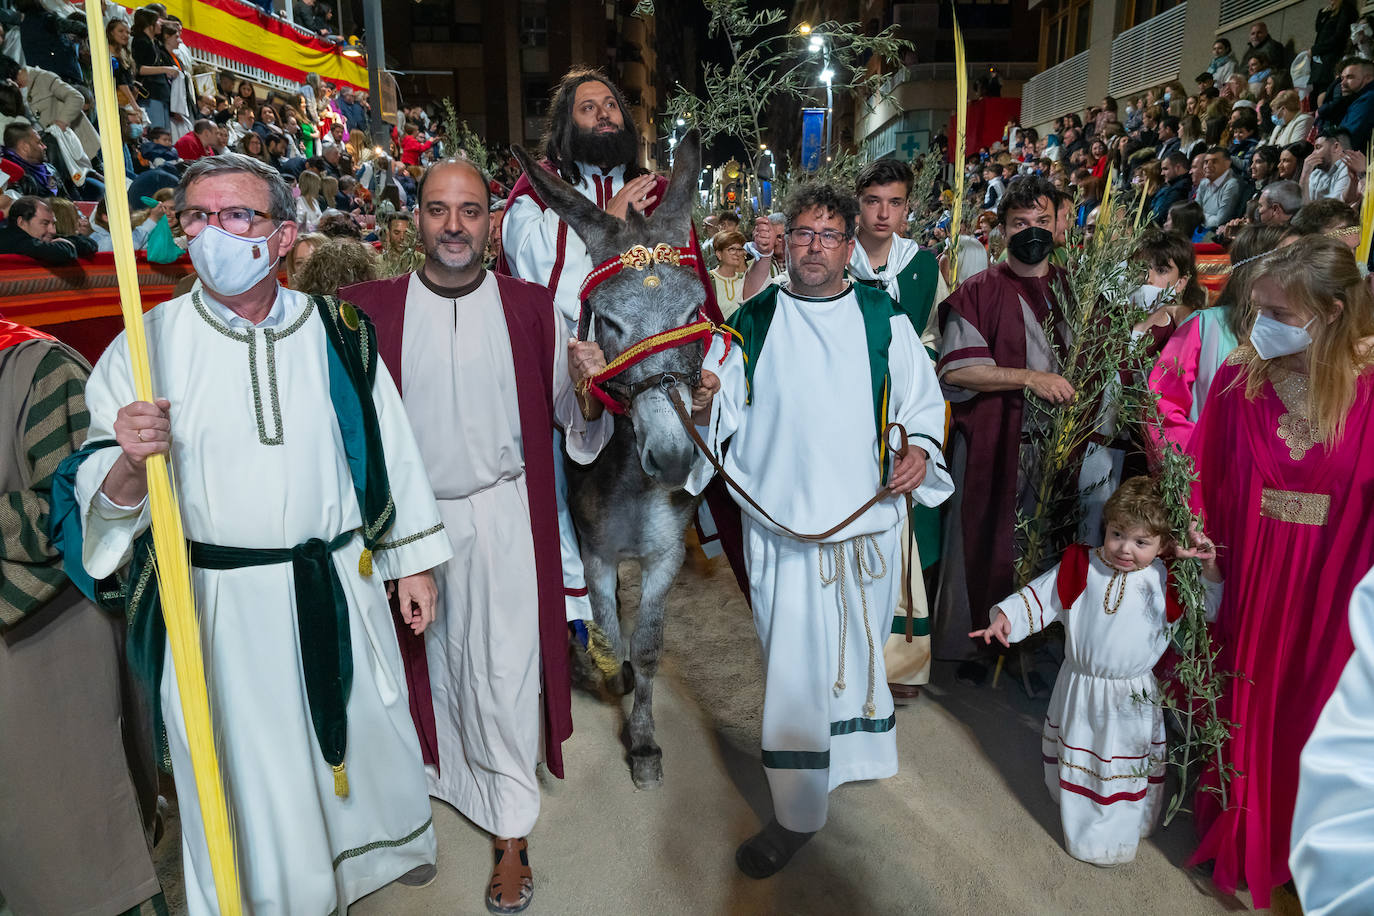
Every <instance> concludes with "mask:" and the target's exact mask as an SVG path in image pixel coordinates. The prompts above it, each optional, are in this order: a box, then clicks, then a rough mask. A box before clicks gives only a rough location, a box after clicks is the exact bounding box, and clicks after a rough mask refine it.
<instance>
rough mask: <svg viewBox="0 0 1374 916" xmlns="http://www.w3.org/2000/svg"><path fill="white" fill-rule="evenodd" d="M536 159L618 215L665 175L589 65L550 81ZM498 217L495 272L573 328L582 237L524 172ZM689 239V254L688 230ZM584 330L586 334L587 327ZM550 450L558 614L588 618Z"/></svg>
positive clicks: (640, 203)
mask: <svg viewBox="0 0 1374 916" xmlns="http://www.w3.org/2000/svg"><path fill="white" fill-rule="evenodd" d="M540 164H541V165H542V166H543V167H544V168H546V169H548V170H549V171H550V172H553V173H555V174H557V175H558V176H559V177H561V178H562V179H563V180H564V181H566V182H568V183H569V184H570V185H572V186H573V188H574V189H575V190H577V192H578V193H580V194H581V195H582V196H583V197H585V198H587V199H588V200H591V201H595V202H596V205H597V206H598V207H600V208H602V209H603V210H605V211H606V212H607V213H609V214H611V215H612V216H616V217H619V218H621V219H624V218H625V217H626V215H627V214H628V213H629V211H630V210H631V209H634V210H637V211H638V212H640V213H642V214H644V215H645V216H648V215H649V214H651V213H653V212H654V210H655V208H656V207H657V206H658V204H659V203H660V201H661V200H662V198H663V193H664V191H665V189H666V187H667V184H668V180H667V179H666V178H663V177H661V176H659V175H655V174H654V173H653V172H650V171H648V170H646V169H645V168H644V167H643V166H641V165H640V164H639V132H638V131H637V130H636V127H635V124H634V121H633V120H632V119H631V118H630V114H629V105H628V103H627V102H626V100H625V96H624V94H623V93H622V92H621V91H620V89H619V87H617V86H616V85H615V84H614V83H613V82H611V81H610V80H609V79H607V77H606V76H605V74H603V73H601V72H600V71H598V70H590V69H581V68H578V69H573V70H570V71H569V72H568V73H567V75H565V76H564V77H563V79H562V80H561V81H560V82H559V84H558V88H557V89H556V90H555V91H554V94H553V99H552V100H551V101H550V103H549V111H548V132H547V134H546V136H545V138H544V159H543V161H542V162H541V163H540ZM502 226H503V228H502V257H501V260H500V261H499V262H498V263H497V265H496V271H497V272H498V273H505V274H510V275H511V276H515V277H520V278H521V279H524V280H529V281H531V282H533V283H538V284H540V285H542V286H546V287H548V288H549V290H550V291H551V292H552V293H553V299H554V304H555V305H556V306H557V307H558V311H559V314H560V315H562V317H563V320H564V321H565V322H567V324H568V326H569V329H570V330H571V329H574V328H577V327H578V321H579V317H580V315H581V290H582V285H583V283H584V282H585V281H586V279H587V276H588V275H589V274H590V273H591V272H592V268H593V267H594V266H595V265H594V264H593V263H592V259H591V257H590V256H589V255H588V254H587V246H586V244H585V242H584V241H583V239H581V238H580V237H579V236H578V234H577V233H576V232H575V231H573V230H572V229H571V228H570V227H569V226H568V224H567V222H566V221H564V220H563V218H562V217H560V216H559V215H558V214H557V213H556V212H554V211H553V210H552V209H550V208H548V206H547V205H546V203H545V202H544V201H543V200H541V199H540V197H539V195H538V194H537V193H536V192H535V190H534V188H533V186H532V185H531V184H530V181H529V178H528V177H526V176H524V175H522V176H521V177H520V179H519V180H518V181H517V182H516V183H515V187H514V188H513V189H512V191H511V195H510V198H509V199H508V201H507V203H506V217H505V220H504V222H503V224H502ZM691 247H692V248H694V249H696V250H697V251H698V253H699V251H700V249H699V247H698V245H697V240H696V233H695V230H693V233H692V240H691ZM703 263H704V262H703V261H702V259H701V258H700V256H699V254H698V258H697V261H696V264H697V268H696V269H697V273H698V274H699V275H700V277H701V281H702V284H703V285H704V286H705V288H706V303H705V305H704V306H703V308H702V311H703V313H704V314H705V316H706V317H707V318H708V319H710V320H711V321H713V322H716V323H720V322H721V321H722V320H723V319H722V316H721V313H720V309H719V307H718V306H717V305H716V301H715V294H714V291H713V290H714V286H713V284H712V283H711V280H710V277H709V276H708V275H707V273H706V270H705V268H704V267H703V266H701V265H702V264H703ZM591 330H592V332H593V334H594V328H592V329H591ZM561 450H562V443H561V437H560V436H555V452H556V453H559V452H561ZM557 458H558V460H556V461H555V462H554V472H555V474H556V475H557V480H558V527H559V534H560V536H561V538H562V546H563V576H564V587H565V588H566V589H567V600H568V620H569V622H570V623H574V625H575V626H580V621H587V620H591V618H592V614H591V605H590V603H589V601H588V599H587V583H586V577H585V575H584V572H583V567H582V556H581V553H580V549H579V546H578V539H577V532H576V530H575V528H574V525H573V521H572V515H571V513H570V512H569V510H568V498H567V494H568V484H567V480H566V478H565V477H564V474H563V462H562V457H561V454H558V455H557ZM706 505H707V506H709V513H708V512H707V510H706V509H705V508H703V509H702V510H701V512H700V514H699V521H698V524H699V526H700V527H699V534H700V536H701V540H702V544H703V547H704V548H705V549H706V550H707V552H708V554H709V555H714V554H716V553H719V552H720V549H722V548H723V549H724V552H725V554H726V557H727V559H728V560H729V561H730V565H731V567H732V568H733V569H734V571H735V577H736V579H737V580H738V581H739V583H740V588H741V590H743V591H745V593H746V594H747V593H748V589H747V587H746V584H745V582H746V580H745V577H744V559H743V554H742V552H741V551H740V547H739V543H740V535H739V517H738V513H737V512H736V511H735V509H734V506H733V504H732V503H731V502H730V500H729V499H728V498H726V497H725V493H724V491H723V490H721V489H719V488H718V487H712V488H711V490H709V491H708V492H707V494H706ZM717 529H719V535H717V534H716V530H717ZM717 537H718V538H719V543H718V544H717V543H716V541H717Z"/></svg>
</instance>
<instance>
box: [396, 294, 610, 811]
mask: <svg viewBox="0 0 1374 916" xmlns="http://www.w3.org/2000/svg"><path fill="white" fill-rule="evenodd" d="M555 325H556V326H560V325H561V322H555ZM553 351H554V361H555V364H554V378H555V380H556V382H555V385H556V390H555V391H554V392H553V395H554V416H555V419H556V420H557V421H558V423H559V425H560V426H563V427H565V428H566V430H567V449H568V453H569V455H570V456H572V457H573V459H574V460H578V461H582V462H586V461H590V460H591V459H592V458H594V457H595V456H596V455H597V454H598V453H599V452H600V451H601V448H602V447H603V446H604V444H605V443H606V441H608V440H609V439H610V433H611V430H612V423H611V415H610V414H609V413H607V414H603V416H602V418H601V419H599V420H597V421H596V422H594V423H591V424H587V423H585V421H583V419H582V415H581V413H580V411H579V410H578V408H577V404H576V397H575V395H574V393H573V390H572V383H571V380H570V379H569V377H568V367H567V343H566V341H565V340H562V339H559V340H556V341H554V347H553ZM401 377H402V378H403V379H404V380H405V382H404V385H405V390H404V392H403V393H402V400H403V401H404V403H405V406H406V412H407V413H408V414H409V415H410V418H411V422H412V423H413V424H414V428H415V438H416V441H417V443H418V444H419V446H420V454H421V456H422V457H423V459H424V463H425V469H426V471H427V472H428V474H429V480H430V484H431V486H433V487H434V495H435V497H436V498H437V499H438V501H439V513H440V516H441V517H442V518H443V522H444V530H445V531H447V532H448V536H449V539H450V541H451V542H452V544H453V559H452V560H450V561H449V562H448V563H446V564H444V565H443V566H442V567H441V568H439V569H437V570H436V571H435V576H436V579H437V581H438V585H439V600H440V608H439V612H438V614H437V615H436V619H435V622H434V623H433V624H431V625H430V627H429V628H428V629H427V630H426V631H425V655H426V658H427V660H428V663H429V675H430V688H431V691H432V694H433V698H434V722H435V731H436V737H437V739H438V751H439V766H438V769H437V771H436V769H435V768H434V767H432V766H431V767H427V769H428V771H429V790H430V794H431V795H433V796H434V797H436V798H439V799H442V800H444V801H446V802H448V803H449V804H451V805H453V806H454V807H455V808H457V809H458V810H459V811H460V812H462V813H463V815H464V816H466V817H467V818H468V819H469V820H471V821H472V822H473V823H475V824H477V825H478V826H479V827H481V828H482V829H484V830H487V831H489V832H491V833H493V834H495V835H496V836H500V837H521V836H526V835H527V834H528V833H529V832H530V831H531V830H532V829H533V828H534V823H535V820H536V818H537V817H538V815H539V784H538V782H537V780H536V779H535V766H536V765H537V764H538V761H539V752H540V734H541V725H540V723H541V715H540V692H541V679H540V666H539V600H538V599H539V595H538V589H537V586H536V576H535V558H534V539H533V536H532V535H531V533H530V524H529V497H528V495H527V492H526V484H525V457H524V446H523V443H522V439H521V432H520V414H519V408H518V405H517V401H516V383H515V366H514V363H513V361H512V356H511V344H510V334H509V331H508V330H507V328H506V319H505V313H504V311H503V310H502V306H501V300H500V296H499V292H498V287H497V283H496V277H495V276H493V275H491V274H488V275H487V276H486V279H485V280H484V282H483V283H482V285H481V286H479V287H478V288H477V289H476V290H475V291H473V292H472V293H469V294H468V295H467V296H464V297H462V298H460V299H455V298H451V297H445V296H441V295H439V294H437V293H435V292H433V291H431V290H430V289H428V288H427V287H426V286H425V285H424V283H423V282H422V281H421V280H420V278H419V275H418V274H415V275H412V276H411V279H410V284H409V287H408V289H407V292H406V311H405V325H404V328H403V331H402V340H401Z"/></svg>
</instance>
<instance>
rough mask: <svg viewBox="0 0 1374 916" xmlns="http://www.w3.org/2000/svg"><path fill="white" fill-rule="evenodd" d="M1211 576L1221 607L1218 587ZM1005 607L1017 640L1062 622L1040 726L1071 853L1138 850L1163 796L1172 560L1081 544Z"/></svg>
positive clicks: (1119, 858) (1100, 855)
mask: <svg viewBox="0 0 1374 916" xmlns="http://www.w3.org/2000/svg"><path fill="white" fill-rule="evenodd" d="M1114 576H1115V580H1114V578H1113V577H1114ZM1123 579H1124V582H1123ZM1203 581H1204V583H1206V585H1207V603H1208V610H1209V613H1210V614H1215V612H1216V608H1217V606H1218V605H1219V604H1220V601H1221V586H1220V585H1216V584H1213V583H1208V582H1206V580H1203ZM1123 589H1124V591H1123ZM1118 597H1120V602H1119V603H1118V601H1117V599H1118ZM997 611H1001V612H1002V613H1003V614H1006V616H1007V620H1008V621H1010V622H1011V634H1010V637H1009V638H1010V639H1011V640H1012V641H1013V642H1020V641H1021V640H1023V639H1025V638H1026V637H1028V636H1030V635H1031V634H1032V633H1038V632H1039V631H1040V630H1042V629H1044V628H1045V627H1047V626H1049V625H1050V624H1051V623H1053V622H1054V621H1056V620H1058V621H1060V622H1062V623H1063V625H1064V664H1063V666H1062V667H1061V668H1060V669H1059V678H1058V680H1056V681H1055V684H1054V694H1053V695H1052V696H1051V697H1050V708H1049V710H1048V711H1047V712H1046V714H1045V724H1044V728H1043V730H1042V732H1041V757H1042V759H1043V761H1044V765H1045V784H1046V786H1047V787H1048V788H1049V790H1050V795H1052V796H1053V797H1054V799H1055V801H1057V802H1058V803H1059V812H1060V820H1061V823H1062V824H1063V827H1064V845H1065V847H1066V848H1067V849H1068V851H1069V854H1070V855H1072V856H1073V857H1074V858H1076V859H1081V860H1083V861H1085V862H1092V863H1093V864H1095V865H1121V864H1123V863H1126V862H1130V861H1132V860H1133V859H1135V850H1136V845H1137V844H1138V843H1139V841H1140V838H1141V837H1145V836H1149V835H1150V833H1151V832H1152V831H1153V830H1154V825H1155V821H1156V819H1157V818H1158V815H1159V808H1160V804H1161V802H1162V801H1163V788H1164V764H1165V759H1166V751H1167V748H1166V745H1165V737H1164V714H1163V711H1162V710H1161V709H1160V708H1159V707H1158V706H1157V705H1155V704H1154V703H1153V702H1151V699H1150V698H1153V697H1155V695H1156V693H1157V692H1158V687H1159V685H1158V682H1157V681H1156V680H1155V676H1154V672H1153V669H1154V666H1155V664H1156V663H1157V662H1158V661H1159V659H1160V657H1161V656H1162V655H1163V654H1164V650H1165V649H1167V648H1168V646H1169V634H1170V630H1171V629H1172V621H1173V620H1175V619H1177V616H1178V606H1177V604H1176V602H1175V601H1174V599H1173V598H1172V597H1170V588H1169V585H1168V573H1167V571H1166V569H1165V566H1164V563H1163V562H1162V561H1160V560H1155V561H1154V562H1153V563H1152V564H1150V565H1149V566H1148V567H1146V568H1145V569H1140V570H1136V571H1134V572H1129V573H1124V574H1122V573H1116V571H1115V570H1114V569H1113V568H1112V567H1110V566H1108V565H1107V564H1106V563H1104V562H1103V561H1102V560H1101V559H1100V558H1099V557H1098V556H1097V553H1096V551H1095V550H1090V549H1089V548H1087V547H1085V546H1083V545H1081V544H1076V545H1074V546H1072V547H1070V548H1069V549H1068V550H1067V551H1065V553H1064V557H1063V558H1062V559H1061V561H1060V562H1059V563H1058V564H1056V565H1055V566H1054V567H1053V568H1052V569H1050V570H1049V571H1047V572H1045V573H1044V574H1042V575H1041V576H1039V577H1038V578H1036V579H1034V580H1033V581H1032V582H1031V583H1030V584H1029V585H1027V586H1026V587H1025V588H1024V589H1021V590H1020V591H1019V592H1017V593H1016V594H1014V595H1012V596H1011V597H1009V598H1007V599H1006V600H1004V601H1002V602H1001V603H999V604H998V605H997V606H996V608H994V611H993V619H994V620H995V619H996V612H997ZM1142 698H1146V699H1142Z"/></svg>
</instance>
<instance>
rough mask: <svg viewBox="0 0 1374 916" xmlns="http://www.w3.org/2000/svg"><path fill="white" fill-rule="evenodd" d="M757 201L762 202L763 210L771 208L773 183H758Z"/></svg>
mask: <svg viewBox="0 0 1374 916" xmlns="http://www.w3.org/2000/svg"><path fill="white" fill-rule="evenodd" d="M759 200H760V201H762V202H763V209H765V210H769V209H772V206H773V182H771V181H760V182H759Z"/></svg>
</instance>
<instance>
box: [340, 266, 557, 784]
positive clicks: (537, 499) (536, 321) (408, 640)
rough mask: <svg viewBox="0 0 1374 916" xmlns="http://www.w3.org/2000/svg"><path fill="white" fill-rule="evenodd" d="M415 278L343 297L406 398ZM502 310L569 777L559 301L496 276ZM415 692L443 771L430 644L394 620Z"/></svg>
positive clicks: (413, 708) (552, 716)
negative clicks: (364, 322)
mask: <svg viewBox="0 0 1374 916" xmlns="http://www.w3.org/2000/svg"><path fill="white" fill-rule="evenodd" d="M410 276H411V275H410V274H402V275H401V276H399V277H393V278H391V279H389V280H373V281H369V282H366V283H358V284H355V285H353V286H349V287H345V288H344V289H341V290H339V297H340V298H341V299H345V300H347V301H348V302H351V303H353V304H354V305H355V306H357V307H358V308H361V309H362V310H363V311H365V312H366V313H367V314H368V315H370V316H371V317H372V320H373V322H374V323H375V324H376V327H377V349H378V351H379V353H380V355H381V358H382V362H384V363H385V364H386V367H387V368H388V369H389V370H390V371H391V377H392V378H393V379H395V381H396V387H397V389H399V390H400V391H401V392H402V394H404V392H405V379H404V378H403V377H402V373H401V340H402V329H403V328H404V326H405V307H406V289H407V287H409V285H410ZM496 283H497V289H498V290H499V292H500V296H501V307H502V310H503V311H504V312H505V315H506V329H507V331H508V332H509V333H510V348H511V359H512V361H513V362H514V364H515V392H516V401H517V403H518V406H519V411H520V436H521V440H522V442H523V443H524V448H525V484H526V487H527V491H528V494H529V501H530V532H531V534H532V535H533V538H534V561H535V575H536V577H537V578H538V587H539V655H540V659H541V661H542V664H543V669H544V671H543V674H544V755H545V760H546V762H547V763H548V767H549V772H550V773H552V774H553V775H555V776H557V777H558V778H559V779H562V778H563V751H562V744H563V742H564V741H566V740H567V739H568V738H569V736H571V735H572V685H571V679H570V678H571V675H570V669H569V662H568V623H567V614H566V610H565V604H564V599H563V564H562V554H561V552H560V550H559V542H558V504H557V502H556V500H555V496H554V484H553V428H554V419H553V361H554V354H553V341H554V340H555V339H561V338H562V336H563V335H562V334H561V333H560V334H559V335H557V338H555V334H554V325H553V321H554V315H555V314H557V313H556V311H555V309H554V305H553V297H552V295H551V294H550V293H549V291H548V290H547V289H545V288H544V287H542V286H539V285H538V284H535V283H526V282H525V281H524V280H517V279H515V278H514V277H506V276H500V275H497V277H496ZM393 618H394V622H395V623H396V635H397V637H398V639H399V640H400V643H401V655H402V657H403V659H404V660H405V665H406V682H407V683H408V684H409V686H410V713H411V717H412V718H413V719H414V720H415V728H416V731H417V732H418V733H419V736H420V749H421V752H422V754H423V756H424V760H425V763H431V764H434V765H436V766H437V765H438V764H439V755H438V741H437V738H436V736H435V726H434V703H433V700H432V697H431V694H430V686H429V665H428V663H427V662H426V659H425V644H424V637H422V636H416V635H415V634H414V633H413V632H411V630H410V628H409V627H408V626H406V625H405V624H403V623H402V622H401V620H400V618H399V617H398V616H395V615H394V614H393Z"/></svg>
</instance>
